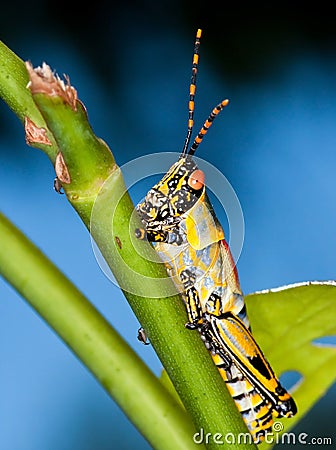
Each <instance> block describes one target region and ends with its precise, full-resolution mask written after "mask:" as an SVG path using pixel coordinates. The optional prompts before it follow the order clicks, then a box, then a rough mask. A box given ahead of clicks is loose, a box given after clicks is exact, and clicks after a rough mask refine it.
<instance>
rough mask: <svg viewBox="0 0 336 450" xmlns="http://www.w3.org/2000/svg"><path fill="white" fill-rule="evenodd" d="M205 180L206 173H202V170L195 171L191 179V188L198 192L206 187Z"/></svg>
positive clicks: (189, 181) (189, 182)
mask: <svg viewBox="0 0 336 450" xmlns="http://www.w3.org/2000/svg"><path fill="white" fill-rule="evenodd" d="M204 178H205V177H204V172H202V170H199V169H197V170H194V172H193V173H192V174H191V175H190V177H189V180H188V184H189V186H190V187H191V188H193V189H196V191H198V190H199V189H202V187H203V186H204Z"/></svg>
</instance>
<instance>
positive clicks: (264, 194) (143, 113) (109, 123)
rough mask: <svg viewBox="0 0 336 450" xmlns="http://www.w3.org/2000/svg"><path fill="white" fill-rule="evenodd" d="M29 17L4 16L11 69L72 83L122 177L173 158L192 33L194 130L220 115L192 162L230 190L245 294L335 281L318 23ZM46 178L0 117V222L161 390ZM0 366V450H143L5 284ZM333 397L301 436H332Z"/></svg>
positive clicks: (0, 111) (147, 352) (160, 13)
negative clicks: (10, 226) (141, 164)
mask: <svg viewBox="0 0 336 450" xmlns="http://www.w3.org/2000/svg"><path fill="white" fill-rule="evenodd" d="M112 5H113V4H112ZM181 5H182V3H181ZM173 6H174V7H173ZM25 8H28V7H27V6H23V5H22V6H21V10H20V12H21V15H18V14H17V11H16V10H15V6H14V5H8V13H7V14H5V15H3V17H2V18H1V21H2V22H3V23H0V25H1V28H2V30H3V35H2V39H3V40H4V42H5V43H6V44H7V45H8V46H9V47H10V48H11V49H12V50H13V51H15V52H16V53H17V54H18V55H19V56H20V57H21V58H22V59H24V60H28V59H29V60H31V61H32V63H33V64H34V65H39V64H41V63H42V62H43V61H46V62H47V63H48V64H50V66H51V67H52V68H53V69H55V70H56V71H57V72H58V73H59V74H60V75H61V74H63V73H66V74H68V75H70V78H71V82H72V84H73V85H74V86H75V87H76V88H77V90H78V92H79V98H80V99H81V100H82V101H83V102H84V104H85V105H86V107H87V110H88V113H89V118H90V122H91V124H92V126H93V129H94V131H95V132H96V134H97V135H98V136H100V137H102V138H103V139H104V140H105V141H106V142H107V143H108V144H109V145H110V147H111V149H112V151H113V153H114V155H115V158H116V160H117V162H118V164H119V165H122V164H124V163H126V162H128V161H130V160H132V159H133V158H136V157H139V156H143V155H145V154H148V153H151V152H166V151H169V152H170V151H179V150H180V149H181V147H182V145H183V141H184V137H185V132H186V122H187V95H188V84H189V79H190V69H191V57H192V49H193V41H194V35H195V31H196V28H197V27H198V26H202V27H203V30H204V34H203V41H202V46H201V58H200V69H199V76H198V91H197V100H196V116H195V122H196V128H197V129H198V128H199V127H200V126H201V125H202V123H203V121H204V119H205V118H206V117H207V115H208V114H209V112H210V110H211V109H212V108H213V106H214V105H215V104H217V103H218V102H219V101H220V100H222V98H226V97H228V98H230V100H231V103H230V105H229V107H228V108H227V110H226V111H225V112H223V113H222V115H221V116H220V118H218V119H217V120H216V123H215V125H214V126H213V128H212V129H211V131H210V132H209V134H208V135H207V136H206V138H205V139H204V142H203V144H202V146H201V147H200V149H199V151H198V156H199V157H201V158H203V159H206V160H207V161H209V162H210V163H212V164H213V165H215V166H216V167H217V168H218V169H219V170H221V171H222V172H223V173H224V174H225V176H226V177H227V178H228V179H229V181H230V183H231V184H232V186H233V188H234V189H235V191H236V193H237V196H238V198H239V200H240V203H241V206H242V209H243V213H244V219H245V226H246V234H245V242H244V247H243V251H242V254H241V257H240V259H239V261H238V271H239V274H240V280H241V285H242V288H243V291H244V292H245V293H249V292H253V291H256V290H260V289H266V288H271V287H277V286H281V285H284V284H289V283H294V282H300V281H306V280H329V279H334V278H335V262H336V256H335V255H336V244H335V238H334V234H335V223H336V210H335V163H336V151H335V149H336V131H335V119H336V82H335V80H336V51H335V35H333V34H332V32H331V31H330V30H329V28H328V24H329V21H328V14H327V13H326V14H325V15H323V14H322V16H321V17H320V18H319V20H318V19H317V20H316V22H314V20H313V19H314V17H313V15H312V16H310V15H309V14H307V15H306V16H305V15H303V16H302V15H300V21H298V22H297V23H295V19H297V18H298V17H299V16H296V15H295V14H294V11H292V10H290V9H289V8H288V10H286V8H285V9H284V10H283V11H282V13H281V14H280V15H279V14H278V13H277V12H275V11H274V12H271V11H263V14H265V15H264V16H263V15H260V14H258V11H257V10H256V11H252V10H250V11H244V9H242V11H231V10H230V8H229V9H228V10H227V11H226V13H225V14H224V13H223V22H220V17H219V16H218V17H217V15H216V8H215V7H214V9H215V11H213V12H212V15H211V17H210V18H209V20H208V21H206V20H205V19H204V17H202V19H201V20H198V19H197V14H196V13H194V12H191V13H190V15H188V14H187V12H188V11H189V9H188V2H186V4H183V6H178V4H175V2H172V4H171V5H170V6H168V5H165V6H161V7H160V6H149V3H147V2H145V4H144V5H143V6H142V7H141V8H140V6H139V5H138V6H136V4H133V3H131V2H130V3H129V6H127V4H125V5H124V6H121V5H119V6H118V7H117V6H115V5H114V6H113V7H112V6H111V5H110V6H107V5H104V4H100V3H97V5H95V7H94V9H90V10H89V11H86V12H83V16H82V17H81V18H77V19H76V18H73V17H72V18H71V17H68V14H69V13H67V12H66V11H64V10H63V14H62V13H61V12H60V11H55V10H53V8H52V7H51V6H50V5H49V4H48V3H42V2H41V3H38V2H37V4H36V5H35V6H33V7H32V6H31V5H30V7H29V8H28V9H27V10H25ZM161 8H162V9H161ZM179 8H180V9H179ZM195 8H196V9H198V4H196V5H195ZM306 12H307V11H306ZM287 14H288V16H287ZM293 14H294V15H293ZM316 14H318V11H317V13H316ZM262 18H264V19H262ZM322 19H324V20H325V22H323V21H321V20H322ZM258 20H259V22H258ZM262 20H264V21H262ZM224 21H225V23H226V24H227V28H225V26H224V25H223V24H224ZM219 23H220V24H221V26H218V24H219ZM316 23H319V24H320V25H319V26H318V25H316ZM263 24H267V25H263ZM314 24H315V27H314ZM53 178H54V170H53V167H52V166H51V164H50V162H49V160H48V159H47V157H46V156H45V155H44V154H43V153H42V152H40V151H38V150H36V149H32V148H30V147H28V146H26V144H25V142H24V133H23V130H22V127H21V124H20V123H19V121H18V120H17V119H16V117H15V116H14V115H13V114H12V113H11V112H10V111H9V110H8V108H7V107H6V105H4V104H3V103H1V105H0V208H1V211H2V212H3V213H4V214H6V215H7V216H8V217H9V218H10V219H11V220H12V221H13V222H14V223H15V224H16V225H17V226H19V227H20V228H21V230H23V231H24V232H25V233H26V235H27V236H28V237H29V238H31V239H32V241H33V242H35V243H36V244H37V245H38V246H39V247H40V248H41V249H42V250H43V251H44V252H45V253H46V254H47V255H48V257H49V258H50V259H51V260H52V261H53V262H54V263H56V265H58V266H59V267H60V268H61V269H62V271H64V273H65V274H66V275H67V276H68V277H69V278H70V279H71V280H72V281H73V282H74V283H75V284H76V285H77V286H78V287H80V289H81V290H82V291H83V292H84V293H85V294H86V295H87V297H88V298H89V299H90V300H91V301H92V302H93V303H94V304H95V305H96V307H97V308H98V309H99V310H100V311H101V312H102V313H103V314H104V315H105V317H107V318H108V319H109V320H110V321H111V323H112V324H113V326H114V327H115V328H116V329H117V330H118V331H119V332H120V333H121V335H122V336H124V337H125V338H126V340H127V341H128V342H129V343H130V345H131V346H132V347H134V348H135V349H136V351H137V352H138V353H139V354H140V355H141V357H142V358H143V359H144V360H145V361H146V362H147V363H148V364H149V365H150V367H151V368H152V369H153V371H154V372H155V373H156V374H159V373H160V370H161V365H160V363H159V361H158V359H157V357H156V355H155V354H154V352H153V350H152V348H151V347H150V346H146V347H145V346H142V345H141V344H140V343H139V342H138V341H137V339H136V334H137V329H138V326H139V324H138V322H137V320H136V319H135V317H134V316H133V314H132V312H131V310H130V308H129V307H128V305H127V302H126V300H125V299H124V297H123V296H122V294H121V293H120V291H119V289H118V288H117V287H115V286H114V285H113V284H111V283H110V281H109V280H108V279H107V278H106V277H105V276H104V275H103V274H102V272H101V271H100V269H99V266H98V265H97V263H96V260H95V257H94V254H93V252H92V248H91V243H90V238H89V236H88V233H87V231H86V229H85V228H84V226H83V225H82V223H81V221H80V219H79V218H78V217H77V216H76V214H75V213H74V211H73V210H72V209H71V207H70V206H69V204H68V203H67V202H66V199H65V197H63V196H58V195H56V194H55V192H54V191H53V189H52V182H53ZM132 195H133V198H134V201H135V202H137V201H138V200H139V199H140V198H141V197H142V196H143V195H144V192H143V191H140V189H138V190H137V189H136V188H135V189H133V190H132ZM0 246H1V242H0ZM0 251H1V247H0ZM0 355H1V356H0V357H1V365H0V399H1V400H0V448H1V449H4V450H44V449H46V448H48V449H52V450H53V449H55V450H56V449H57V450H70V449H71V450H73V449H76V450H90V449H99V450H110V449H113V448H118V449H131V448H135V447H136V448H137V449H148V448H149V445H148V444H147V443H146V441H145V440H144V439H143V438H142V437H141V435H140V434H139V433H138V432H137V431H136V430H135V429H134V427H133V426H132V424H130V422H129V421H128V419H127V418H126V417H125V416H124V414H123V413H122V412H121V411H120V410H119V409H118V407H117V406H116V405H115V404H114V403H113V401H111V399H110V398H109V397H108V396H107V394H106V393H105V392H104V391H103V389H102V388H101V387H100V386H99V385H98V383H97V382H96V381H95V379H93V377H92V376H91V375H90V374H89V373H88V371H87V370H86V369H85V368H84V367H83V366H82V365H81V363H80V362H79V361H78V360H77V359H76V358H75V357H74V356H73V355H72V354H71V352H70V351H69V350H68V348H67V347H66V346H65V345H64V344H63V343H62V342H61V341H60V340H59V338H58V337H57V336H56V335H55V334H54V333H53V332H52V331H51V330H50V329H49V328H48V326H47V325H46V324H45V323H44V322H43V321H42V320H41V319H40V318H39V317H38V316H37V315H36V313H35V312H33V311H32V310H31V309H30V307H29V306H28V305H27V304H26V303H25V301H24V300H22V299H21V298H20V297H19V296H18V295H17V294H16V293H15V292H14V291H13V289H12V288H11V287H10V286H8V285H7V284H6V283H5V282H4V281H3V280H2V279H0ZM335 369H336V368H335V367H333V368H330V370H335ZM335 397H336V390H335V388H332V389H331V390H330V391H329V393H328V394H327V395H326V396H325V397H324V398H323V399H322V400H321V401H320V402H319V403H318V404H317V405H316V407H315V408H314V409H313V410H312V411H311V412H310V413H309V415H308V416H307V417H306V418H305V419H304V420H303V421H302V422H301V423H300V425H299V426H298V427H297V428H296V431H297V432H300V431H304V432H307V433H309V434H310V435H315V436H332V433H333V431H332V430H333V427H334V414H335V406H334V404H335V399H336V398H335ZM334 439H335V435H334Z"/></svg>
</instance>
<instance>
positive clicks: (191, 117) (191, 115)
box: [181, 29, 202, 156]
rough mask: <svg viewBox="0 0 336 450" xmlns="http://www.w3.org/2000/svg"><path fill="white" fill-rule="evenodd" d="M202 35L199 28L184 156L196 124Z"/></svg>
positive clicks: (192, 73) (193, 64)
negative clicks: (197, 85)
mask: <svg viewBox="0 0 336 450" xmlns="http://www.w3.org/2000/svg"><path fill="white" fill-rule="evenodd" d="M201 35H202V30H201V29H198V30H197V33H196V40H195V47H194V56H193V62H192V72H191V81H190V87H189V120H188V132H187V137H186V139H185V141H184V146H183V150H182V155H181V156H184V155H185V154H186V153H187V148H188V146H189V144H190V139H191V133H192V130H193V126H194V109H195V100H194V99H195V92H196V76H197V70H198V59H199V56H198V55H199V47H200V44H201Z"/></svg>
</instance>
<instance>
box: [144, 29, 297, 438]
mask: <svg viewBox="0 0 336 450" xmlns="http://www.w3.org/2000/svg"><path fill="white" fill-rule="evenodd" d="M200 37H201V30H198V31H197V35H196V42H195V49H194V56H193V68H192V77H191V84H190V100H189V122H188V132H187V137H186V140H185V144H184V147H183V150H182V153H181V156H180V158H179V160H178V161H177V162H176V163H175V164H174V165H173V166H172V167H171V168H170V169H169V170H168V172H167V173H166V175H165V176H164V177H163V178H162V179H161V181H159V182H158V183H157V184H156V185H155V186H154V187H153V188H152V189H151V190H150V191H149V192H148V193H147V195H146V197H145V200H144V201H143V202H142V203H140V204H139V205H138V206H137V210H138V212H139V214H140V217H141V220H142V222H143V224H144V227H145V229H141V230H140V229H139V230H137V237H138V238H142V239H144V238H146V239H147V240H148V241H150V242H152V243H153V246H154V248H155V250H156V251H157V252H158V254H159V255H160V257H161V259H162V260H163V261H164V263H165V265H166V268H167V271H168V273H169V275H170V276H171V277H173V279H174V281H175V284H176V285H177V286H178V288H179V289H180V290H181V292H182V297H183V299H184V302H185V304H186V308H187V313H188V319H189V322H188V323H187V324H186V326H187V327H188V328H190V329H198V330H199V332H200V334H201V338H202V339H203V341H204V342H205V345H206V347H207V348H208V349H209V350H210V352H211V355H212V358H213V361H214V362H215V364H216V366H217V367H218V370H219V371H220V373H221V376H222V378H223V379H224V381H225V383H226V385H227V387H228V389H229V391H230V393H231V395H232V397H233V399H234V401H235V403H236V406H237V408H238V409H239V411H240V412H241V414H242V416H243V419H244V421H245V423H246V425H247V427H248V429H249V431H250V433H251V435H252V436H253V439H254V440H255V442H259V441H260V440H262V439H263V438H264V436H265V434H266V433H267V432H268V431H270V429H271V427H272V423H273V419H272V416H277V417H291V416H293V415H294V414H295V413H296V405H295V402H294V400H293V399H292V398H291V396H290V395H289V394H288V392H287V391H286V390H285V389H284V388H283V387H282V386H281V385H280V383H279V380H278V379H277V377H276V376H275V374H274V372H273V370H272V369H271V367H270V365H269V363H268V362H267V360H266V359H265V357H264V355H263V353H262V351H261V350H260V348H259V346H258V344H257V343H256V341H255V340H254V338H253V336H252V334H251V332H250V329H249V321H248V318H247V315H246V310H245V305H244V298H243V296H242V292H241V289H240V285H239V280H238V274H237V271H236V267H235V263H234V261H233V259H232V256H231V252H230V249H229V246H228V244H227V243H226V241H225V239H224V232H223V229H222V227H221V225H220V224H219V222H218V220H217V218H216V216H215V214H214V211H213V209H212V207H211V204H210V202H209V200H208V197H207V194H206V189H205V180H204V173H203V172H202V171H201V170H200V169H198V167H197V166H196V164H195V162H194V161H193V157H192V156H193V154H194V153H195V151H196V149H197V147H198V145H199V144H200V142H201V141H202V139H203V137H204V135H205V134H206V132H207V130H208V129H209V127H210V126H211V123H212V122H213V120H214V119H215V117H216V116H217V114H218V113H219V112H220V111H221V110H222V109H223V108H224V107H225V106H226V105H227V104H228V100H224V101H223V102H221V103H220V104H219V105H218V106H216V108H214V110H213V111H212V112H211V114H210V116H209V118H208V119H207V120H206V122H205V123H204V125H203V127H202V129H201V131H200V132H199V134H198V135H197V137H196V139H195V141H194V143H193V144H192V145H191V147H190V149H189V150H188V147H189V144H190V139H191V134H192V129H193V114H194V96H195V91H196V75H197V68H198V50H199V45H200Z"/></svg>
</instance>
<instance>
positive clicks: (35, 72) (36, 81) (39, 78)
mask: <svg viewBox="0 0 336 450" xmlns="http://www.w3.org/2000/svg"><path fill="white" fill-rule="evenodd" d="M26 68H27V71H28V74H29V78H30V81H29V83H28V85H27V87H28V88H29V89H30V91H31V93H32V94H46V95H50V96H57V97H61V98H62V99H63V100H64V101H65V102H66V103H68V105H70V107H71V108H72V109H73V110H74V111H77V105H76V102H77V91H76V89H75V88H74V87H73V86H71V84H70V78H69V77H68V76H67V75H64V79H65V81H63V80H62V79H61V78H60V77H59V76H58V75H57V74H56V73H54V72H53V71H52V70H51V68H50V67H49V66H48V64H46V63H43V64H42V67H40V66H39V67H35V69H34V67H33V66H32V64H31V63H30V61H26Z"/></svg>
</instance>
